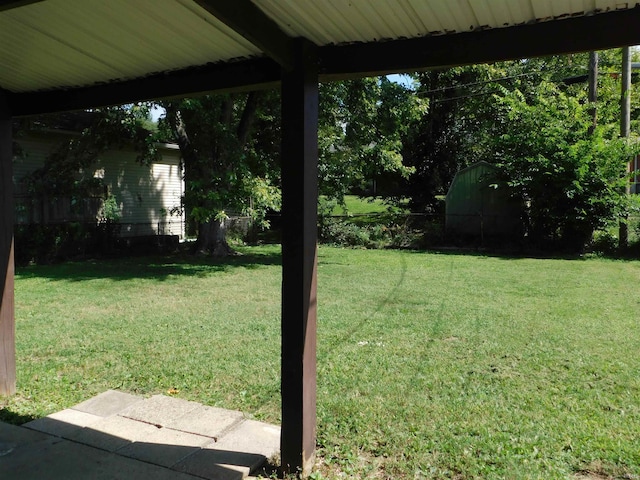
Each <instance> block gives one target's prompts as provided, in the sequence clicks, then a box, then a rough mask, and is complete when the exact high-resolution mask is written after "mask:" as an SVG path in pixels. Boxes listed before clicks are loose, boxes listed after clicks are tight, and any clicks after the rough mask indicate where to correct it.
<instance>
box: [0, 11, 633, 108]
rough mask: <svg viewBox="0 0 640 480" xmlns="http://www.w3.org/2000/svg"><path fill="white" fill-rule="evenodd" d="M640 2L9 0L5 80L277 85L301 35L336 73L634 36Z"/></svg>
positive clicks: (27, 88)
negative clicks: (313, 45)
mask: <svg viewBox="0 0 640 480" xmlns="http://www.w3.org/2000/svg"><path fill="white" fill-rule="evenodd" d="M637 3H638V2H620V1H619V0H553V1H551V0H376V1H370V0H320V1H318V0H234V1H232V2H230V1H228V0H135V1H131V0H109V1H108V2H105V1H104V0H0V65H1V68H0V88H1V89H3V90H6V91H8V92H10V94H13V95H9V96H10V104H11V106H12V110H13V112H14V115H23V114H29V113H41V112H43V111H53V110H64V109H72V108H85V107H87V106H91V105H100V104H110V103H111V104H112V103H124V102H126V101H131V100H134V99H143V98H154V97H163V96H172V95H178V94H190V93H199V92H205V91H214V90H234V89H248V88H256V87H260V86H268V85H275V84H277V82H278V81H279V78H280V67H281V66H284V67H285V68H289V67H291V65H292V63H291V62H292V61H293V60H292V59H293V55H292V46H291V44H292V41H291V40H292V39H293V38H295V37H305V38H306V39H308V40H310V41H311V42H313V43H315V44H316V45H317V46H318V54H319V55H318V58H319V63H320V74H321V78H326V79H331V78H346V77H350V76H357V75H364V74H377V73H389V72H397V71H410V70H416V69H422V68H434V67H443V66H451V65H460V64H469V63H478V62H487V61H495V60H503V59H511V58H523V57H530V56H537V55H545V54H552V53H566V52H570V51H584V50H590V49H599V48H609V47H615V46H623V45H632V44H638V43H640V29H638V28H637V27H636V26H637V25H638V24H640V8H638V7H637ZM52 92H53V94H52Z"/></svg>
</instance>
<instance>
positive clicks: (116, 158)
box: [13, 131, 185, 239]
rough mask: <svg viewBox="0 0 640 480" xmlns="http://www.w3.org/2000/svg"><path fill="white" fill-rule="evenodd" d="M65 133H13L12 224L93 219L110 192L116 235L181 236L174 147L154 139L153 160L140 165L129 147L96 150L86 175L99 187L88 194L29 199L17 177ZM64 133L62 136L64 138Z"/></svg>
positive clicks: (34, 166) (39, 160) (178, 170)
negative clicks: (116, 215)
mask: <svg viewBox="0 0 640 480" xmlns="http://www.w3.org/2000/svg"><path fill="white" fill-rule="evenodd" d="M65 135H69V133H61V132H55V131H50V132H46V131H44V132H30V133H29V134H27V135H25V136H22V137H20V138H16V139H15V140H16V142H17V143H18V145H19V150H20V154H19V155H15V157H14V161H13V180H14V182H13V183H14V188H15V195H16V197H15V200H16V223H18V224H28V223H40V224H53V223H65V222H70V221H84V222H91V221H95V222H97V221H99V220H100V216H101V210H102V205H103V202H104V199H105V198H106V197H107V196H113V197H114V198H115V202H116V203H117V205H118V209H119V217H120V218H119V224H120V233H119V234H120V236H122V237H137V236H149V235H174V236H178V237H179V238H180V239H183V238H184V236H185V222H184V213H183V209H182V208H180V207H181V201H182V196H183V194H184V176H183V172H182V167H181V162H180V150H179V148H178V146H177V145H175V144H159V145H158V148H159V151H160V154H161V158H160V160H159V161H157V162H154V163H152V164H150V165H142V164H140V163H139V162H138V161H137V160H136V157H137V153H136V152H135V151H134V150H133V149H126V148H125V149H120V150H109V151H106V152H103V153H101V154H100V155H99V156H98V158H97V160H96V162H95V163H94V164H93V165H92V166H91V167H90V168H89V169H87V171H84V172H80V174H81V175H82V176H84V177H85V178H86V177H87V176H90V177H94V178H99V179H101V183H102V188H101V189H99V190H98V191H96V192H95V194H94V195H92V196H90V198H84V199H73V198H50V199H46V200H45V201H43V200H42V199H40V200H37V201H36V199H33V198H30V196H29V194H28V193H27V192H26V191H25V189H24V188H23V179H24V177H25V176H26V175H28V174H29V173H31V172H33V171H35V170H36V169H38V168H40V167H42V166H43V165H44V163H45V160H46V158H47V157H48V156H49V155H50V154H51V153H52V152H53V151H54V149H55V148H56V147H57V146H58V145H59V143H60V141H61V140H63V139H64V136H65ZM67 138H68V137H67Z"/></svg>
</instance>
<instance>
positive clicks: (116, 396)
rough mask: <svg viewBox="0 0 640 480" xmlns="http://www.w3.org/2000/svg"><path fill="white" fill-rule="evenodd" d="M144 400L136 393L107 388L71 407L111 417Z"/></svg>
mask: <svg viewBox="0 0 640 480" xmlns="http://www.w3.org/2000/svg"><path fill="white" fill-rule="evenodd" d="M142 401H144V399H143V398H141V397H138V396H136V395H131V394H129V393H124V392H118V391H116V390H107V391H106V392H103V393H101V394H100V395H96V396H95V397H93V398H90V399H89V400H87V401H85V402H82V403H79V404H78V405H75V406H73V407H71V408H72V409H73V410H79V411H81V412H86V413H91V414H93V415H99V416H101V417H109V416H111V415H115V414H116V413H119V412H121V411H122V410H124V409H125V408H127V407H130V406H132V405H134V404H136V403H138V402H142Z"/></svg>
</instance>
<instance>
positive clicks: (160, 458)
mask: <svg viewBox="0 0 640 480" xmlns="http://www.w3.org/2000/svg"><path fill="white" fill-rule="evenodd" d="M213 442H214V440H213V438H209V437H203V436H200V435H194V434H192V433H186V432H180V431H178V430H171V429H170V428H159V429H157V431H156V432H154V433H153V434H152V435H149V436H148V437H146V438H145V439H144V440H141V441H138V442H135V443H131V444H129V445H127V446H126V447H124V448H122V449H120V450H118V454H120V455H125V456H127V457H131V458H136V459H138V460H142V461H145V462H149V463H154V464H156V465H162V466H164V467H171V466H172V465H175V464H176V463H178V462H179V461H180V460H183V459H184V458H186V457H188V456H189V455H192V454H194V453H196V452H197V451H198V450H200V448H202V447H204V446H206V445H207V444H211V443H213Z"/></svg>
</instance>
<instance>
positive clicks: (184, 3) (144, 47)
mask: <svg viewBox="0 0 640 480" xmlns="http://www.w3.org/2000/svg"><path fill="white" fill-rule="evenodd" d="M261 53H262V52H260V51H259V50H258V49H257V48H256V47H255V46H253V45H252V44H251V43H249V42H248V41H247V40H245V39H244V38H243V37H241V36H240V35H238V34H237V33H235V32H234V31H233V30H231V29H230V28H229V27H227V26H226V25H224V24H223V23H221V22H220V21H218V20H217V19H216V18H214V17H212V16H211V15H210V14H208V13H207V12H206V11H205V10H203V9H202V8H201V7H199V6H198V5H197V4H196V3H195V2H193V1H191V0H178V1H176V0H135V1H131V0H109V1H108V2H105V1H102V0H47V1H46V2H40V3H35V4H32V5H28V6H26V7H21V8H16V9H12V10H9V11H6V12H1V13H0V63H2V64H3V66H4V68H3V69H2V70H0V86H2V87H3V88H6V89H9V90H13V91H18V92H19V91H27V90H41V89H48V88H54V87H72V86H82V85H91V84H94V83H96V82H105V81H113V80H123V79H131V78H138V77H141V76H145V75H149V74H151V73H154V72H162V71H171V70H176V69H180V68H186V67H190V66H197V65H204V64H207V63H212V62H219V61H226V60H230V59H233V58H242V57H250V56H255V55H261ZM13 68H20V72H21V75H20V76H19V77H16V75H15V72H14V71H13Z"/></svg>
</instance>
